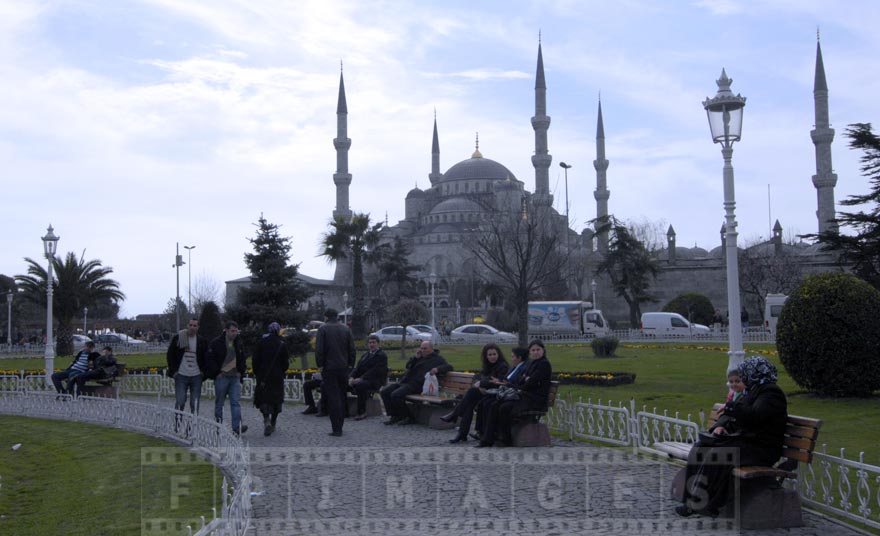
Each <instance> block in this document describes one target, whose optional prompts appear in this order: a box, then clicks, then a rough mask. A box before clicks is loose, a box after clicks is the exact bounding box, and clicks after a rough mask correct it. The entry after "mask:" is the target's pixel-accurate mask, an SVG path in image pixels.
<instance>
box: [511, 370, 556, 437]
mask: <svg viewBox="0 0 880 536" xmlns="http://www.w3.org/2000/svg"><path fill="white" fill-rule="evenodd" d="M558 392H559V382H550V392H549V393H548V394H547V409H546V410H544V411H527V412H525V413H522V414H520V415H519V416H518V417H517V419H516V420H515V421H514V423H513V430H511V435H512V436H513V446H515V447H549V446H550V429H549V428H548V427H547V424H546V423H543V422H541V418H542V417H543V416H545V415H547V411H549V410H550V408H552V407H553V405H554V404H556V395H557V393H558Z"/></svg>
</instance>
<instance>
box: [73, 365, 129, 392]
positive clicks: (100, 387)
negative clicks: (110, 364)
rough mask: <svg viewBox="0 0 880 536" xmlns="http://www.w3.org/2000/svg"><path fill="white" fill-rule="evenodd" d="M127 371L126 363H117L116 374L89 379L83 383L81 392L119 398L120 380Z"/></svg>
mask: <svg viewBox="0 0 880 536" xmlns="http://www.w3.org/2000/svg"><path fill="white" fill-rule="evenodd" d="M125 373H126V370H125V363H119V362H117V363H116V374H114V375H113V376H110V377H109V378H101V379H93V380H89V381H87V382H86V383H85V385H83V388H82V391H81V392H80V394H83V395H87V396H102V397H104V398H119V380H120V378H122V376H124V375H125Z"/></svg>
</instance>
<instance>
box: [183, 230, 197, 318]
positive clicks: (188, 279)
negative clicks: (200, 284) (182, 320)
mask: <svg viewBox="0 0 880 536" xmlns="http://www.w3.org/2000/svg"><path fill="white" fill-rule="evenodd" d="M183 249H185V250H186V262H187V267H186V290H187V293H188V294H189V312H190V313H192V312H193V291H192V283H193V279H192V270H193V265H192V260H193V258H192V250H194V249H196V247H195V246H183Z"/></svg>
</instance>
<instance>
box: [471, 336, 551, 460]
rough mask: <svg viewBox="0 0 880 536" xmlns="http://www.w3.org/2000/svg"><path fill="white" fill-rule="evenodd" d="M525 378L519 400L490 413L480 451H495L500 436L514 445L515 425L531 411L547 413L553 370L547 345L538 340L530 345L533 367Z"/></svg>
mask: <svg viewBox="0 0 880 536" xmlns="http://www.w3.org/2000/svg"><path fill="white" fill-rule="evenodd" d="M523 374H524V378H523V380H522V382H521V383H520V384H519V386H518V387H517V392H518V397H517V398H516V399H513V400H509V399H508V400H497V401H496V402H494V403H493V404H492V406H491V409H490V410H489V412H488V415H487V419H486V423H485V425H484V426H485V430H484V433H483V435H482V437H481V438H480V444H479V445H477V446H478V447H491V446H492V445H494V444H495V436H496V434H497V435H498V436H500V438H501V441H502V442H504V443H506V444H507V445H513V421H514V420H515V419H516V418H517V417H519V416H520V415H522V414H523V413H526V412H528V411H545V410H546V409H547V399H548V398H549V396H550V376H551V375H552V374H553V368H552V367H551V365H550V361H549V360H548V359H547V353H546V349H545V348H544V343H543V341H541V340H540V339H535V340H533V341H532V342H530V343H529V363H528V365H527V368H526V370H525V372H524V373H523Z"/></svg>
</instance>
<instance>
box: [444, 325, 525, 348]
mask: <svg viewBox="0 0 880 536" xmlns="http://www.w3.org/2000/svg"><path fill="white" fill-rule="evenodd" d="M449 337H450V338H451V339H452V340H453V341H459V342H470V343H475V344H476V343H480V344H486V343H489V342H494V343H496V344H515V343H516V341H517V337H516V335H514V334H513V333H508V332H506V331H500V330H497V329H495V328H493V327H492V326H490V325H488V324H465V325H463V326H458V327H457V328H455V329H453V330H452V333H451V334H450V335H449Z"/></svg>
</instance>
